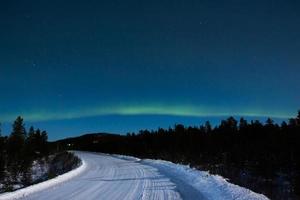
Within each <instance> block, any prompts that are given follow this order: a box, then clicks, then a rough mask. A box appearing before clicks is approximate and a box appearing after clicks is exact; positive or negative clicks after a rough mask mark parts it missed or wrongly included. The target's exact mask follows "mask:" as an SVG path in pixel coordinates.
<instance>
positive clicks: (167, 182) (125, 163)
mask: <svg viewBox="0 0 300 200" xmlns="http://www.w3.org/2000/svg"><path fill="white" fill-rule="evenodd" d="M74 153H75V154H76V155H77V156H78V157H79V158H80V159H81V161H82V165H81V166H80V167H78V168H77V169H75V170H73V171H71V172H68V173H66V174H63V175H61V176H58V177H56V178H54V179H51V180H48V181H45V182H42V183H39V184H36V185H33V186H30V187H27V188H24V189H20V190H18V191H15V192H11V193H4V194H2V195H0V200H4V199H5V200H8V199H28V200H35V199H37V200H39V199H47V200H52V199H53V200H54V199H66V200H68V199H72V200H82V199H89V200H98V199H110V200H114V199H130V200H131V199H143V200H149V199H156V200H157V199H172V200H175V199H176V200H177V199H178V200H180V199H185V200H267V199H268V198H267V197H265V196H264V195H261V194H257V193H254V192H253V191H251V190H249V189H246V188H243V187H239V186H237V185H234V184H231V183H229V182H227V181H226V180H225V179H224V178H223V177H221V176H217V175H211V174H209V173H208V172H204V171H199V170H195V169H191V168H190V167H189V166H185V165H179V164H174V163H171V162H168V161H163V160H150V159H145V160H143V159H142V160H141V159H138V158H135V157H130V156H122V155H109V154H101V153H91V152H74Z"/></svg>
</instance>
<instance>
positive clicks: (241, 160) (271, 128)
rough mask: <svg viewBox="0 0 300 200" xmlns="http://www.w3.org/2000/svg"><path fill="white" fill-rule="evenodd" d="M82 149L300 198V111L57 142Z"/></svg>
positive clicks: (53, 145) (62, 146) (59, 146)
mask: <svg viewBox="0 0 300 200" xmlns="http://www.w3.org/2000/svg"><path fill="white" fill-rule="evenodd" d="M51 148H56V149H77V150H85V151H97V152H104V153H114V154H126V155H131V156H136V157H140V158H152V159H163V160H168V161H172V162H174V163H181V164H187V165H190V166H191V167H194V168H197V169H200V170H208V171H209V172H210V173H212V174H219V175H222V176H223V177H225V178H227V179H228V180H229V181H230V182H232V183H234V184H238V185H240V186H244V187H247V188H250V189H251V190H253V191H255V192H259V193H263V194H265V195H267V196H268V197H270V198H271V199H299V197H300V196H299V194H300V172H299V171H300V157H299V155H300V154H299V153H300V111H299V112H298V116H297V117H295V118H291V119H289V121H288V122H282V123H281V124H280V125H279V124H276V123H274V121H273V120H272V119H270V118H268V119H267V120H266V122H260V121H258V120H252V121H249V122H248V121H247V120H245V119H244V118H240V119H239V120H237V119H235V118H234V117H229V118H227V119H225V120H222V121H221V123H220V124H219V125H217V126H214V127H213V126H212V125H211V123H210V122H208V121H207V122H206V123H205V124H203V125H200V126H195V127H185V126H183V125H181V124H176V125H175V126H174V127H172V128H168V129H162V128H159V129H158V130H151V131H149V130H141V131H139V132H138V133H128V134H127V135H126V136H124V135H110V134H88V135H84V136H81V137H77V138H69V139H64V140H60V141H56V142H54V143H51Z"/></svg>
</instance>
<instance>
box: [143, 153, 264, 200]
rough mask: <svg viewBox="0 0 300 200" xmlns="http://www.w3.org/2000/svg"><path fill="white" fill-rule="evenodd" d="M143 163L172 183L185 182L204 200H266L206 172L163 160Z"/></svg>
mask: <svg viewBox="0 0 300 200" xmlns="http://www.w3.org/2000/svg"><path fill="white" fill-rule="evenodd" d="M143 163H145V164H148V165H151V166H153V167H156V168H158V169H160V170H161V172H162V173H167V174H169V176H170V177H171V180H173V181H174V182H178V181H181V182H185V183H188V184H189V185H191V186H192V187H194V188H195V189H196V190H198V191H200V192H201V193H202V194H203V196H204V197H205V198H206V199H214V200H215V199H220V200H221V199H222V200H232V199H235V200H267V199H268V198H267V197H266V196H264V195H262V194H258V193H255V192H253V191H251V190H249V189H247V188H243V187H240V186H237V185H234V184H231V183H229V182H227V181H226V179H225V178H223V177H222V176H219V175H211V174H209V173H208V172H206V171H199V170H196V169H192V168H190V167H189V166H186V165H180V164H174V163H172V162H168V161H163V160H150V159H146V160H143Z"/></svg>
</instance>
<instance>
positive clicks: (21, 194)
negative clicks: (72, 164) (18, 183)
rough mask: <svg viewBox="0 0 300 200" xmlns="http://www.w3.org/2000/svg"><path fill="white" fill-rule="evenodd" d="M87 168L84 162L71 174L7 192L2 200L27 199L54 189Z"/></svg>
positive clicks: (0, 199) (1, 195) (0, 195)
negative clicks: (29, 196)
mask: <svg viewBox="0 0 300 200" xmlns="http://www.w3.org/2000/svg"><path fill="white" fill-rule="evenodd" d="M85 168H86V163H85V161H84V160H82V161H81V165H80V166H79V167H77V168H76V169H74V170H72V171H70V172H67V173H65V174H62V175H60V176H57V177H55V178H53V179H50V180H47V181H45V182H41V183H38V184H35V185H31V186H28V187H26V188H23V189H20V190H17V191H14V192H6V193H3V194H0V200H11V199H19V198H25V197H26V196H28V195H30V194H32V193H35V192H38V191H42V190H44V189H46V188H49V187H53V186H55V185H58V184H60V183H63V182H65V181H68V180H70V179H72V178H73V177H75V176H77V175H79V174H80V173H82V172H83V171H84V170H85Z"/></svg>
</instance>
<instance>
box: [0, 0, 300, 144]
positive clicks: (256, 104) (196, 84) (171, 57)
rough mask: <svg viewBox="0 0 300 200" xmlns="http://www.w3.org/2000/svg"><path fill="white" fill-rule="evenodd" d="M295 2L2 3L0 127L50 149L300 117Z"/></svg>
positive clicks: (299, 33) (299, 29)
mask: <svg viewBox="0 0 300 200" xmlns="http://www.w3.org/2000/svg"><path fill="white" fill-rule="evenodd" d="M299 90H300V1H298V0H281V1H279V0H278V1H275V0H243V1H241V0H227V1H211V0H207V1H205V0H202V1H200V0H197V1H191V0H190V1H183V0H172V1H164V0H159V1H156V0H153V1H140V0H136V1H124V0H120V1H116V0H108V1H99V0H95V1H91V0H90V1H88V0H85V1H84V0H82V1H61V0H59V1H55V0H51V1H50V0H49V1H46V0H36V1H33V0H27V1H14V0H1V1H0V122H1V123H2V126H3V128H2V129H3V131H2V132H3V133H4V134H8V133H9V132H10V126H11V122H12V121H13V120H14V119H15V118H16V117H17V116H18V115H22V116H23V117H24V119H25V122H26V125H27V127H28V126H29V125H34V126H36V127H39V128H42V129H45V130H47V131H48V133H49V139H50V140H54V139H58V138H64V137H67V136H75V135H79V134H81V133H86V132H97V131H99V132H101V131H105V132H114V133H126V132H128V131H137V130H138V129H140V128H150V129H152V128H153V129H155V128H157V127H168V126H173V125H174V123H184V124H186V125H199V124H200V123H201V122H203V121H204V120H212V121H216V120H219V119H220V118H225V117H227V116H230V115H233V116H245V117H250V118H253V117H257V118H263V117H266V116H270V117H274V118H276V119H287V118H289V117H293V116H295V115H296V112H297V110H298V109H299V108H300V92H299Z"/></svg>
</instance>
